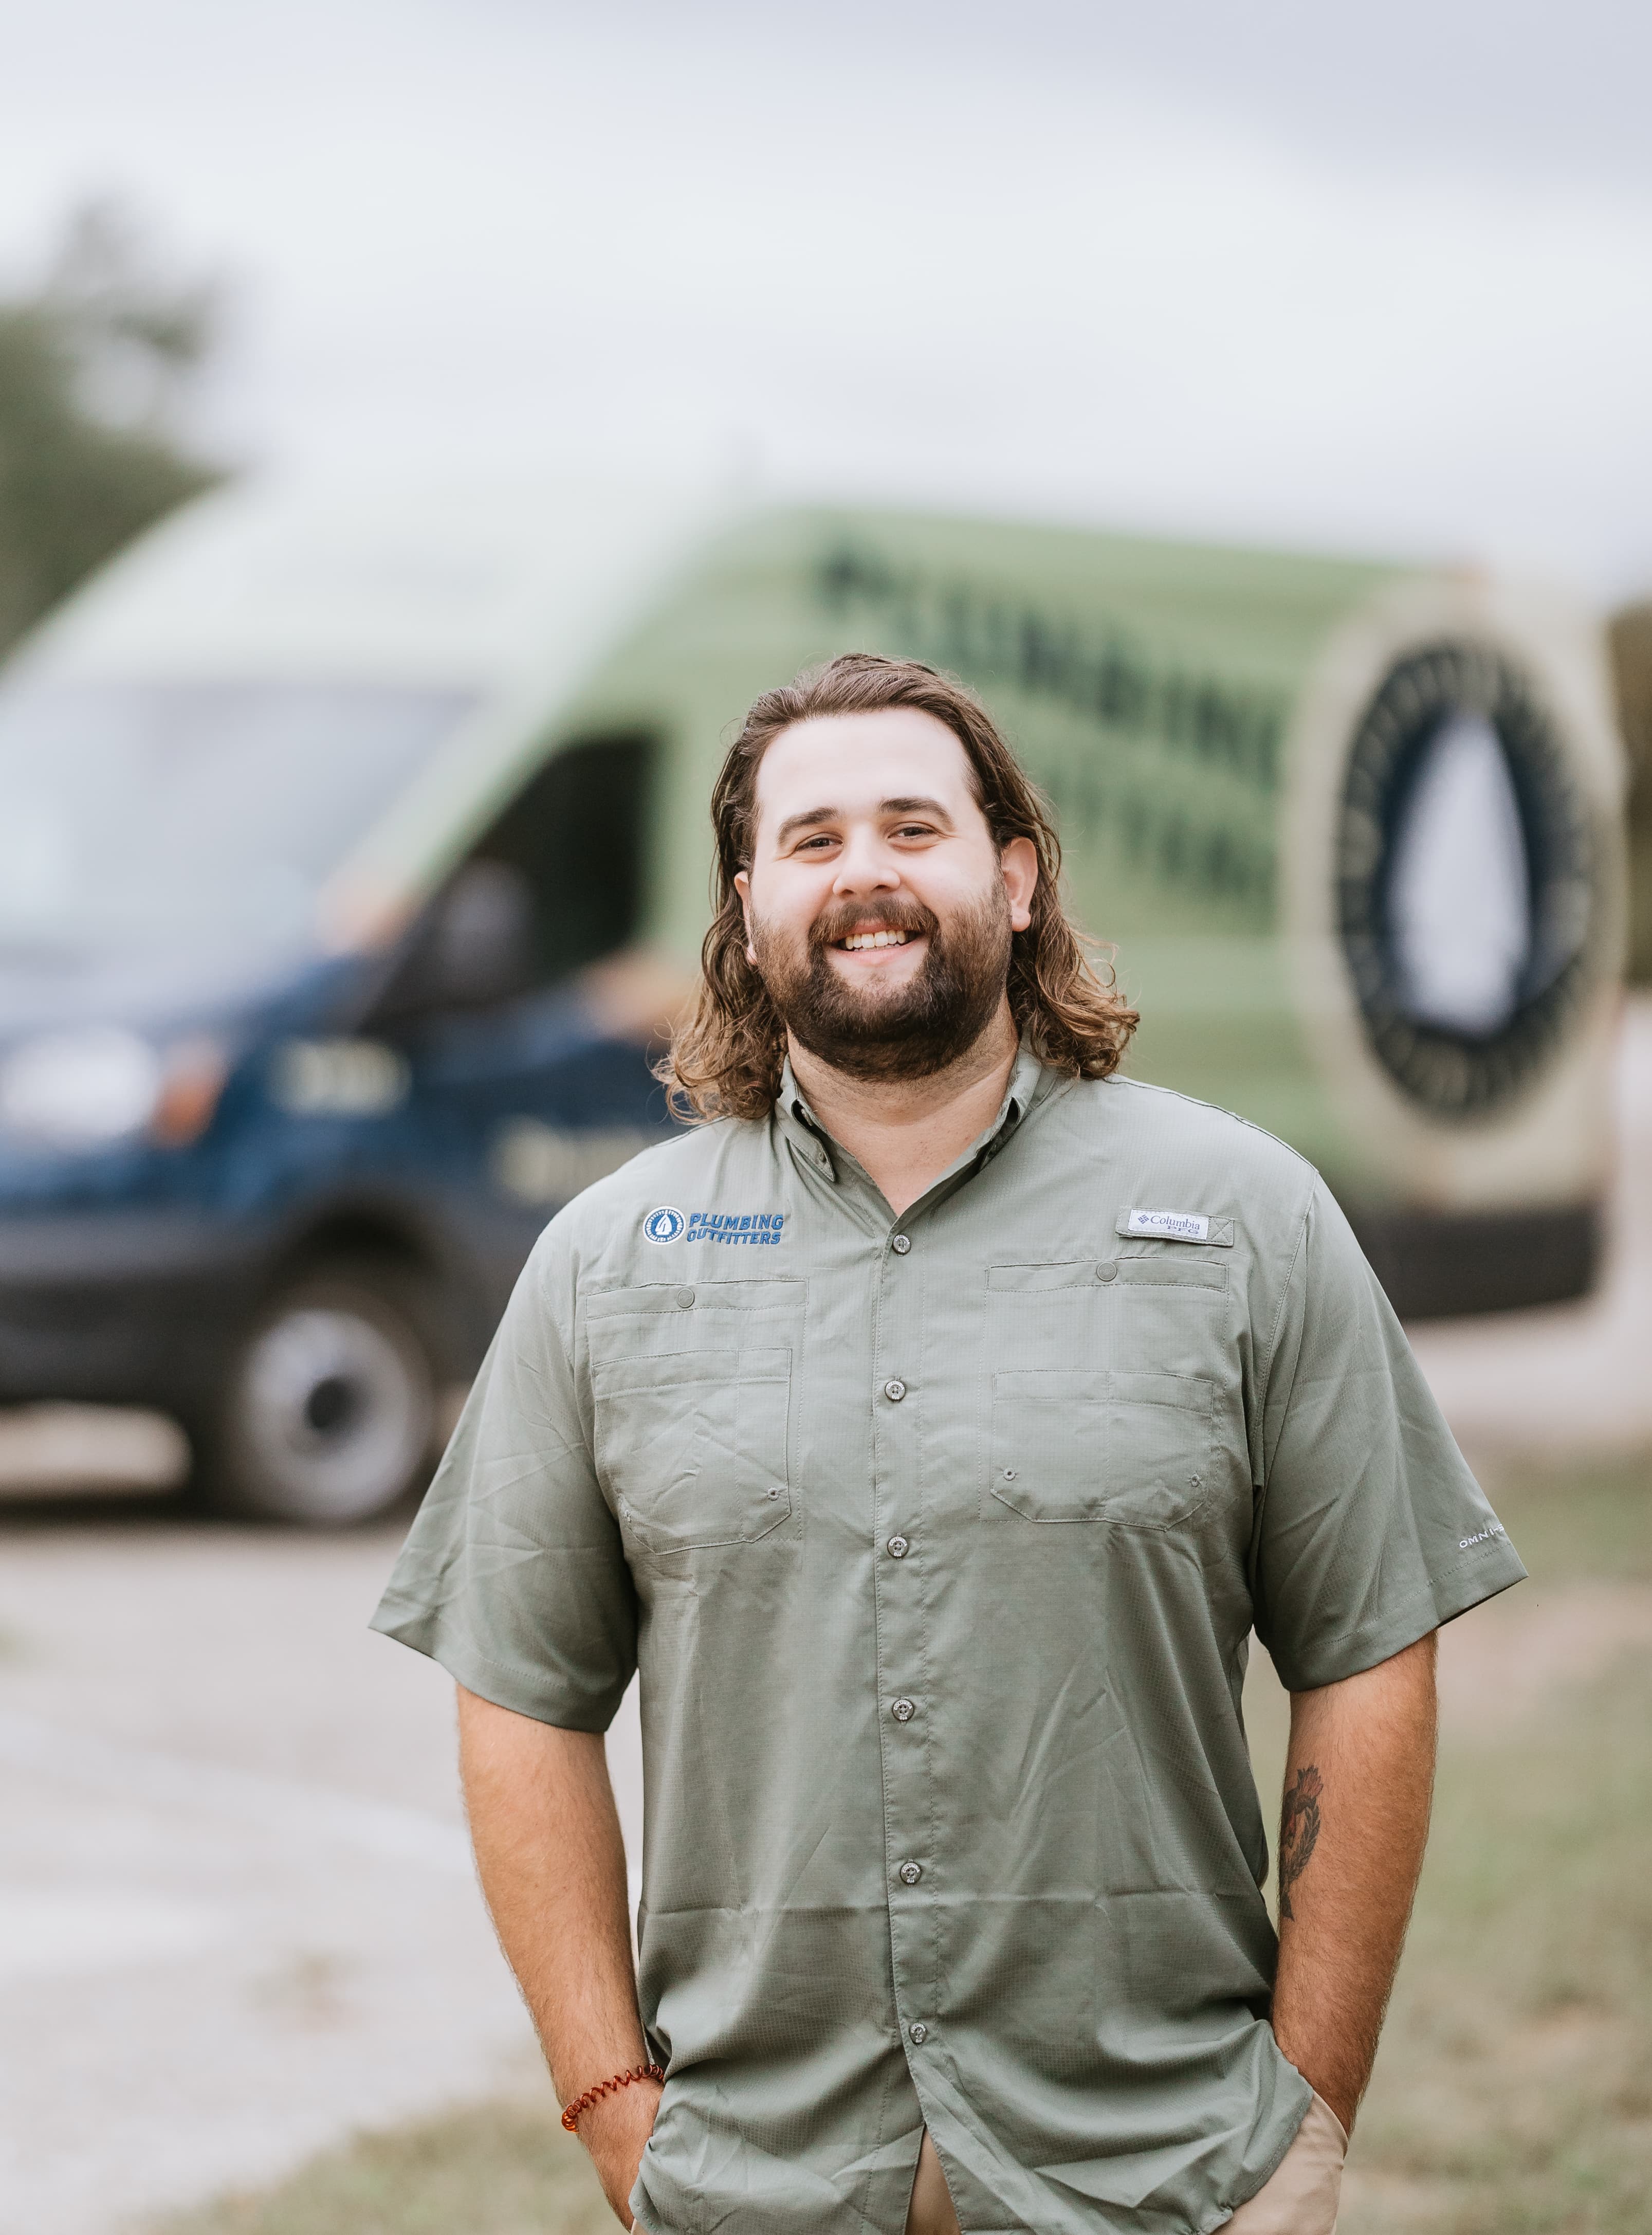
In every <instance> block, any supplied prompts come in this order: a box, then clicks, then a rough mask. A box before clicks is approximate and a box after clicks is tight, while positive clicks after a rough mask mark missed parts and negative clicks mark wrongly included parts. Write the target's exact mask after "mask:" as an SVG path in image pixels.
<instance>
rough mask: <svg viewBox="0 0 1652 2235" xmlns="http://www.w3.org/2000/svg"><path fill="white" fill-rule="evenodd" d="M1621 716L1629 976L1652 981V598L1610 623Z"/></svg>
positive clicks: (1628, 608)
mask: <svg viewBox="0 0 1652 2235" xmlns="http://www.w3.org/2000/svg"><path fill="white" fill-rule="evenodd" d="M1610 642H1611V649H1612V667H1613V671H1614V674H1615V678H1616V684H1617V713H1618V720H1619V722H1620V723H1621V724H1622V725H1623V743H1624V744H1625V745H1626V746H1627V747H1628V749H1629V802H1628V806H1629V979H1630V982H1631V983H1632V984H1634V985H1637V986H1648V985H1652V604H1647V605H1641V606H1625V607H1624V609H1623V612H1622V613H1618V614H1616V615H1615V616H1614V618H1613V620H1612V624H1611V628H1610Z"/></svg>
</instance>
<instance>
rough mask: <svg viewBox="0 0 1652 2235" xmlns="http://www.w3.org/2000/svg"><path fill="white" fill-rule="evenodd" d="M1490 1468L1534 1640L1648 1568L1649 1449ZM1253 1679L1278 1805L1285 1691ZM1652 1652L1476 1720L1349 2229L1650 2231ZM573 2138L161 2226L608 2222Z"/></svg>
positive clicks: (505, 2119)
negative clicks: (1604, 1590) (1593, 1594)
mask: <svg viewBox="0 0 1652 2235" xmlns="http://www.w3.org/2000/svg"><path fill="white" fill-rule="evenodd" d="M1488 1488H1489V1489H1490V1491H1491V1492H1492V1500H1493V1503H1494V1504H1495V1505H1496V1507H1497V1510H1498V1513H1499V1517H1500V1518H1501V1519H1502V1521H1503V1522H1504V1524H1505V1526H1506V1527H1507V1529H1508V1530H1509V1533H1510V1535H1511V1536H1512V1537H1513V1539H1514V1541H1515V1543H1516V1544H1517V1545H1518V1548H1519V1550H1520V1553H1521V1556H1522V1557H1523V1558H1524V1559H1525V1563H1526V1566H1527V1567H1528V1568H1529V1569H1530V1570H1531V1576H1532V1578H1533V1583H1535V1585H1536V1586H1537V1588H1536V1589H1532V1588H1531V1587H1530V1586H1522V1588H1521V1589H1520V1590H1518V1591H1517V1592H1515V1593H1513V1594H1512V1596H1510V1597H1509V1598H1508V1599H1507V1600H1506V1601H1505V1602H1504V1603H1502V1605H1501V1606H1500V1608H1499V1610H1498V1612H1497V1613H1496V1614H1490V1613H1488V1614H1487V1615H1485V1616H1484V1617H1480V1616H1475V1615H1469V1616H1466V1617H1465V1619H1466V1620H1467V1621H1468V1622H1474V1621H1476V1620H1477V1619H1485V1620H1487V1621H1492V1620H1508V1621H1511V1622H1512V1621H1515V1620H1517V1619H1518V1621H1519V1622H1522V1623H1525V1624H1530V1625H1531V1633H1530V1634H1531V1636H1532V1637H1533V1638H1534V1640H1535V1639H1536V1637H1537V1635H1538V1629H1539V1627H1540V1625H1541V1624H1542V1623H1543V1622H1546V1621H1550V1620H1551V1619H1553V1618H1555V1617H1556V1616H1559V1617H1560V1618H1563V1619H1564V1614H1565V1606H1566V1600H1567V1594H1568V1590H1569V1589H1570V1587H1572V1586H1582V1587H1586V1588H1594V1589H1597V1588H1598V1587H1599V1586H1600V1585H1602V1584H1614V1583H1615V1584H1621V1585H1628V1586H1630V1587H1636V1588H1646V1587H1648V1586H1652V1462H1649V1461H1648V1460H1647V1459H1645V1458H1640V1459H1635V1460H1631V1459H1624V1460H1621V1461H1613V1462H1594V1463H1590V1464H1588V1465H1577V1466H1575V1467H1566V1468H1558V1469H1554V1470H1549V1471H1540V1470H1538V1469H1537V1468H1535V1467H1531V1466H1512V1465H1510V1466H1505V1467H1504V1468H1501V1469H1499V1471H1497V1472H1496V1473H1495V1474H1493V1475H1492V1476H1491V1478H1490V1479H1489V1481H1488ZM1245 1712H1246V1716H1247V1720H1248V1721H1249V1724H1250V1731H1251V1742H1252V1754H1253V1757H1254V1759H1255V1761H1256V1766H1257V1780H1258V1783H1259V1785H1260V1786H1261V1788H1262V1792H1263V1797H1264V1800H1265V1801H1266V1803H1267V1805H1268V1807H1269V1810H1270V1812H1272V1811H1273V1810H1274V1809H1275V1808H1276V1807H1277V1795H1278V1792H1279V1786H1280V1779H1281V1776H1282V1774H1283V1766H1284V1748H1285V1736H1286V1728H1287V1714H1288V1709H1287V1703H1286V1701H1285V1698H1284V1695H1283V1693H1282V1692H1281V1691H1280V1689H1279V1687H1278V1685H1277V1682H1276V1681H1275V1680H1274V1677H1273V1675H1272V1672H1271V1670H1270V1668H1268V1666H1267V1663H1266V1660H1265V1656H1263V1655H1257V1665H1256V1666H1255V1667H1254V1668H1253V1670H1252V1675H1251V1680H1250V1685H1249V1686H1248V1688H1247V1693H1246V1702H1245ZM1649 2198H1652V1649H1649V1648H1645V1647H1641V1648H1636V1647H1634V1646H1632V1645H1626V1646H1625V1647H1624V1648H1623V1650H1622V1651H1621V1652H1620V1653H1619V1654H1618V1655H1617V1656H1616V1659H1614V1660H1612V1661H1611V1662H1610V1666H1607V1667H1596V1668H1593V1669H1592V1670H1591V1671H1590V1673H1589V1674H1588V1675H1587V1676H1586V1677H1583V1678H1581V1679H1578V1680H1577V1681H1570V1680H1568V1679H1567V1678H1565V1677H1564V1675H1562V1676H1560V1677H1557V1679H1555V1681H1552V1682H1551V1684H1550V1686H1549V1688H1548V1689H1547V1691H1546V1692H1545V1693H1544V1695H1543V1696H1542V1697H1541V1698H1540V1699H1539V1700H1538V1701H1537V1702H1536V1703H1535V1705H1521V1704H1519V1703H1518V1701H1517V1702H1515V1703H1514V1704H1513V1705H1512V1706H1511V1707H1510V1709H1509V1712H1508V1713H1507V1714H1490V1715H1485V1716H1480V1717H1476V1718H1473V1719H1472V1720H1471V1723H1470V1726H1469V1727H1466V1728H1465V1727H1459V1728H1457V1729H1456V1730H1454V1731H1453V1732H1452V1733H1451V1734H1449V1735H1448V1738H1447V1741H1446V1745H1445V1747H1443V1749H1442V1753H1441V1758H1440V1786H1439V1795H1438V1799H1437V1803H1436V1807H1435V1815H1434V1832H1433V1840H1432V1843H1431V1845H1430V1848H1429V1854H1428V1862H1427V1868H1426V1870H1425V1871H1424V1874H1423V1882H1422V1887H1421V1890H1420V1894H1419V1897H1418V1902H1417V1914H1416V1918H1415V1922H1414V1925H1413V1928H1412V1933H1411V1938H1410V1942H1409V1944H1408V1946H1407V1950H1406V1956H1405V1961H1404V1963H1403V1964H1402V1965H1401V1972H1400V1978H1399V1982H1398V1984H1397V1986H1396V1988H1395V1990H1394V2007H1393V2009H1392V2012H1391V2014H1390V2016H1389V2020H1388V2030H1387V2032H1386V2034H1385V2035H1384V2037H1383V2045H1382V2053H1381V2056H1380V2057H1379V2059H1378V2062H1377V2071H1376V2077H1375V2080H1374V2082H1373V2085H1372V2089H1371V2093H1370V2095H1369V2097H1368V2099H1367V2102H1366V2105H1365V2108H1364V2110H1363V2112H1362V2113H1361V2119H1360V2127H1359V2133H1358V2137H1357V2139H1356V2141H1355V2153H1354V2158H1353V2161H1352V2164H1351V2166H1350V2168H1349V2173H1348V2185H1347V2188H1346V2192H1345V2199H1344V2203H1343V2208H1342V2219H1341V2222H1340V2235H1646V2231H1647V2229H1648V2228H1649V2226H1652V2205H1649V2201H1648V2199H1649ZM615 2224H616V2223H615V2221H614V2220H613V2219H612V2218H611V2215H610V2213H609V2212H608V2209H607V2206H606V2205H605V2203H604V2200H603V2197H602V2194H601V2192H600V2190H599V2189H598V2187H597V2181H596V2177H595V2175H594V2174H593V2173H592V2172H591V2167H590V2164H589V2162H588V2160H586V2158H585V2155H584V2152H583V2151H582V2150H581V2149H580V2147H579V2146H578V2143H577V2142H575V2141H574V2140H572V2139H571V2137H570V2136H568V2135H565V2134H564V2133H562V2131H561V2129H560V2128H559V2127H558V2125H557V2124H556V2120H555V2113H554V2109H553V2107H552V2104H551V2101H550V2098H549V2094H548V2093H547V2095H546V2098H545V2105H544V2107H543V2109H540V2108H537V2107H530V2106H526V2105H521V2104H511V2103H504V2104H488V2105H484V2106H481V2107H477V2108H475V2109H472V2110H467V2111H460V2112H456V2113H454V2114H450V2115H448V2116H447V2117H444V2118H441V2119H434V2120H425V2121H422V2122H421V2123H420V2124H418V2125H415V2126H411V2127H406V2128H404V2129H402V2130H401V2131H400V2132H397V2133H389V2134H375V2135H367V2136H362V2137H361V2138H359V2139H358V2140H356V2141H355V2142H353V2143H351V2144H350V2145H349V2146H348V2147H344V2148H342V2149H338V2150H334V2151H330V2152H329V2153H326V2154H325V2155H324V2156H323V2157H320V2158H317V2159H316V2160H313V2161H312V2162H311V2163H310V2165H308V2166H304V2168H303V2169H302V2170H301V2171H300V2172H299V2173H297V2174H295V2175H294V2176H293V2177H292V2179H290V2180H288V2181H286V2182H284V2183H283V2184H282V2185H281V2186H279V2187H278V2188H276V2189H274V2190H272V2191H271V2192H266V2193H264V2194H263V2195H258V2196H231V2197H227V2198H225V2199H221V2200H219V2202H217V2203H215V2204H212V2205H209V2206H206V2207H204V2208H202V2209H201V2210H199V2211H196V2212H190V2213H186V2214H185V2215H183V2216H182V2217H180V2218H175V2219H169V2220H167V2221H165V2222H164V2223H162V2224H161V2225H160V2226H159V2227H158V2228H156V2229H154V2230H153V2235H598V2231H604V2235H605V2231H607V2230H611V2228H613V2226H614V2225H615Z"/></svg>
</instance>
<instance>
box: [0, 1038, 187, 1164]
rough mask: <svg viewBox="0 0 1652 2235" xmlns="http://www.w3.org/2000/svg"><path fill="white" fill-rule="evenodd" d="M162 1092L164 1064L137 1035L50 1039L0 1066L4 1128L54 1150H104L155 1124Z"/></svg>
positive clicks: (26, 1045)
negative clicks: (154, 1118) (115, 1142)
mask: <svg viewBox="0 0 1652 2235" xmlns="http://www.w3.org/2000/svg"><path fill="white" fill-rule="evenodd" d="M161 1085H162V1066H161V1061H160V1056H159V1054H158V1053H157V1052H156V1051H155V1050H154V1049H153V1047H151V1046H150V1045H149V1043H148V1041H147V1040H146V1039H140V1037H139V1035H138V1034H137V1033H136V1032H127V1031H125V1030H124V1029H123V1028H122V1027H121V1026H116V1025H100V1026H88V1027H86V1028H85V1029H83V1030H80V1031H75V1032H46V1033H42V1035H41V1037H40V1038H39V1039H32V1040H24V1041H23V1043H22V1045H20V1046H18V1047H15V1048H13V1050H12V1051H11V1052H10V1055H8V1056H6V1057H5V1058H4V1059H3V1060H0V1125H3V1126H4V1127H5V1128H6V1130H7V1131H8V1132H11V1133H16V1134H19V1135H22V1136H23V1137H26V1138H28V1139H29V1140H33V1141H37V1142H41V1143H42V1144H49V1145H50V1146H51V1147H53V1148H61V1149H94V1148H101V1147H103V1146H105V1145H107V1144H109V1143H111V1142H114V1141H120V1140H123V1139H125V1137H127V1135H128V1134H131V1133H136V1132H139V1131H141V1130H142V1128H143V1127H144V1126H146V1125H147V1124H148V1123H149V1121H150V1119H151V1118H153V1116H154V1114H155V1109H156V1105H157V1104H158V1103H159V1101H160V1091H161Z"/></svg>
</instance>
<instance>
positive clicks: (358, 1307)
mask: <svg viewBox="0 0 1652 2235" xmlns="http://www.w3.org/2000/svg"><path fill="white" fill-rule="evenodd" d="M437 1324H438V1314H437V1310H436V1299H435V1296H434V1291H433V1288H432V1286H431V1284H430V1283H429V1282H428V1281H426V1280H423V1279H421V1277H420V1276H419V1275H417V1274H416V1273H415V1272H413V1271H412V1270H410V1269H409V1268H407V1267H405V1266H402V1265H399V1264H396V1263H395V1262H393V1261H383V1260H378V1259H374V1258H363V1259H356V1258H348V1259H343V1258H341V1259H330V1260H328V1261H326V1262H323V1263H319V1264H314V1265H311V1266H309V1267H307V1268H304V1269H303V1270H301V1271H298V1272H296V1273H294V1274H292V1275H290V1276H289V1277H288V1278H287V1279H286V1280H285V1281H283V1282H282V1283H281V1284H280V1286H279V1287H278V1288H276V1289H275V1290H274V1291H273V1292H272V1293H271V1295H270V1296H268V1297H267V1298H266V1299H265V1301H264V1303H263V1305H262V1306H261V1307H260V1308H259V1309H258V1312H257V1313H256V1314H254V1316H253V1318H252V1319H251V1321H250V1322H249V1324H248V1326H247V1327H246V1329H245V1333H244V1334H243V1335H242V1336H241V1338H240V1339H239V1340H238V1342H237V1343H236V1345H235V1347H234V1349H233V1351H232V1354H231V1358H230V1362H229V1366H228V1369H227V1371H226V1373H225V1377H224V1380H223V1384H222V1386H221V1387H220V1388H219V1392H218V1396H217V1401H216V1403H215V1404H214V1406H212V1413H211V1417H210V1420H209V1422H208V1424H207V1425H206V1432H205V1433H204V1435H203V1436H202V1437H201V1439H200V1451H199V1461H200V1464H199V1483H200V1488H201V1491H202V1493H203V1495H204V1497H205V1498H206V1501H207V1503H208V1504H212V1505H213V1506H215V1507H217V1508H218V1509H219V1511H222V1512H230V1513H238V1514H244V1515H246V1516H248V1517H253V1518H256V1519H258V1520H264V1521H283V1522H286V1523H288V1524H291V1525H293V1526H296V1527H298V1528H305V1529H345V1528H349V1527H351V1526H352V1525H354V1524H357V1523H360V1522H364V1521H370V1520H372V1519H373V1518H374V1517H375V1516H377V1515H379V1514H382V1513H385V1512H388V1511H389V1510H390V1508H391V1507H393V1506H395V1505H396V1504H399V1503H400V1502H401V1500H402V1498H405V1497H407V1496H408V1492H409V1491H413V1490H415V1489H416V1488H418V1487H420V1486H421V1485H422V1484H423V1483H424V1482H425V1481H426V1480H427V1479H428V1474H429V1469H430V1458H431V1446H432V1441H433V1439H434V1432H435V1424H436V1404H437V1389H438V1365H437V1360H438V1359H439V1357H440V1356H441V1343H440V1340H438V1337H437V1333H436V1329H437Z"/></svg>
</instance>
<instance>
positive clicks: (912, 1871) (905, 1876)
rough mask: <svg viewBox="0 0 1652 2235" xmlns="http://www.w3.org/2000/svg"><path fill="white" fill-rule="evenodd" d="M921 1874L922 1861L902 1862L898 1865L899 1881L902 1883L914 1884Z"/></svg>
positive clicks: (922, 1870)
mask: <svg viewBox="0 0 1652 2235" xmlns="http://www.w3.org/2000/svg"><path fill="white" fill-rule="evenodd" d="M923 1875H924V1865H923V1864H922V1863H903V1864H902V1865H901V1866H900V1882H901V1884H903V1885H916V1884H917V1882H918V1880H919V1878H922V1877H923Z"/></svg>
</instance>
